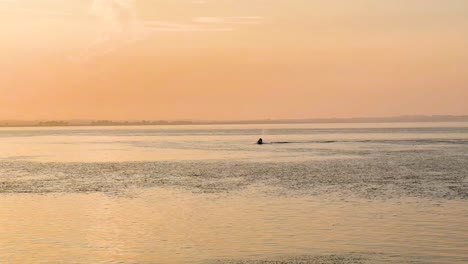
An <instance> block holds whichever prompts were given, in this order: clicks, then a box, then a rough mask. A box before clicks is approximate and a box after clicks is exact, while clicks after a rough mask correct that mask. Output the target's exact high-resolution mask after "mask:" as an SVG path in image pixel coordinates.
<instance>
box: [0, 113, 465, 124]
mask: <svg viewBox="0 0 468 264" xmlns="http://www.w3.org/2000/svg"><path fill="white" fill-rule="evenodd" d="M397 122H468V116H450V115H433V116H396V117H363V118H315V119H276V120H275V119H263V120H239V121H164V120H159V121H148V120H141V121H113V120H89V121H87V120H84V121H83V120H82V121H66V120H64V121H62V120H53V121H0V127H64V126H170V125H235V124H327V123H397Z"/></svg>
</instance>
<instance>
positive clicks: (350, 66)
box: [0, 0, 468, 120]
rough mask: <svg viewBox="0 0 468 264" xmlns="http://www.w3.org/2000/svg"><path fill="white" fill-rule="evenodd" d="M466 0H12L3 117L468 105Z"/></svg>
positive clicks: (457, 109)
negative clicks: (467, 100)
mask: <svg viewBox="0 0 468 264" xmlns="http://www.w3.org/2000/svg"><path fill="white" fill-rule="evenodd" d="M466 10H468V2H467V1H465V0H446V1H439V0H405V1H404V0H394V1H384V0H356V1H348V0H333V1H315V0H134V1H132V0H68V1H63V0H0V20H1V21H2V26H1V30H0V56H1V58H2V61H1V62H0V94H1V96H0V120H8V119H17V120H18V119H22V120H32V119H40V120H45V119H114V120H122V119H148V120H158V119H165V120H173V119H192V120H252V119H265V118H271V119H302V118H329V117H343V118H346V117H377V116H399V115H433V114H441V115H445V114H446V115H467V114H468V104H467V103H466V99H467V98H468V86H467V85H468V49H467V48H466V47H468V27H467V26H466V25H468V15H467V13H466Z"/></svg>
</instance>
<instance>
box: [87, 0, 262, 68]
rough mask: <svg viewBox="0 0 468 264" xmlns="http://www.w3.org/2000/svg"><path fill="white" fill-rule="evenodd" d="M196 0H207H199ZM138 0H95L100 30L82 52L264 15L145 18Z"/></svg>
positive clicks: (251, 21)
mask: <svg viewBox="0 0 468 264" xmlns="http://www.w3.org/2000/svg"><path fill="white" fill-rule="evenodd" d="M193 3H194V4H207V2H206V1H202V0H197V1H194V2H193ZM135 4H136V0H92V2H91V3H90V6H89V12H88V13H89V15H92V16H95V17H97V18H98V20H99V21H100V22H99V23H101V26H100V27H101V29H100V30H99V31H100V33H99V35H98V36H97V37H96V40H95V41H94V42H93V43H91V44H90V45H89V47H88V48H87V49H86V51H85V52H84V53H83V55H82V56H80V58H81V59H83V60H89V59H91V58H93V57H95V56H98V55H101V54H108V53H110V52H113V51H115V50H117V49H120V48H122V47H124V46H128V45H130V44H132V43H135V42H140V41H144V40H147V39H149V38H151V37H153V36H154V35H155V34H157V33H158V32H227V31H234V30H237V29H238V26H240V25H258V24H261V23H263V18H262V17H258V16H231V17H196V18H193V19H191V20H189V21H188V22H185V23H182V22H176V21H160V20H143V19H140V18H139V17H138V14H137V12H136V8H135Z"/></svg>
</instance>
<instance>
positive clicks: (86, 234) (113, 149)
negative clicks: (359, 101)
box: [0, 123, 468, 263]
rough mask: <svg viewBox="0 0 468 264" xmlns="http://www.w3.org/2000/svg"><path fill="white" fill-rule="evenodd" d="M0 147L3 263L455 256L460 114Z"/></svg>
mask: <svg viewBox="0 0 468 264" xmlns="http://www.w3.org/2000/svg"><path fill="white" fill-rule="evenodd" d="M259 137H262V138H263V139H264V141H265V142H266V143H267V144H264V145H257V144H255V143H256V141H257V139H258V138H259ZM0 148H1V152H0V202H1V203H0V262H2V263H3V262H6V263H466V262H468V253H467V252H468V239H467V237H468V201H467V198H468V124H466V123H423V124H411V123H407V124H346V125H245V126H240V125H239V126H177V127H107V128H102V127H79V128H3V129H0Z"/></svg>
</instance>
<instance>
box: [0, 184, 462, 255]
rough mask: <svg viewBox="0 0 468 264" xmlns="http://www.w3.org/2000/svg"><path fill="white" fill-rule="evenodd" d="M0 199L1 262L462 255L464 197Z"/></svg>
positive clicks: (174, 194)
mask: <svg viewBox="0 0 468 264" xmlns="http://www.w3.org/2000/svg"><path fill="white" fill-rule="evenodd" d="M0 200H1V206H0V259H2V262H3V261H6V262H7V263H9V262H10V263H40V262H47V263H121V262H122V263H184V262H185V263H189V262H190V263H192V262H195V263H197V262H203V261H205V260H210V259H245V258H247V259H255V258H264V257H272V256H282V255H295V254H298V255H300V254H312V255H314V254H331V253H337V254H342V253H348V252H358V253H359V252H362V253H382V254H387V255H393V256H400V257H401V258H405V257H422V258H427V259H426V260H430V262H433V263H457V261H458V262H459V263H463V260H466V252H467V250H468V242H467V240H466V234H468V225H467V224H466V221H467V216H468V207H467V206H466V202H463V201H444V202H442V203H437V202H435V201H429V200H415V199H414V200H413V199H402V200H399V201H391V202H388V201H370V200H359V199H356V200H353V199H346V201H343V200H340V199H339V198H338V197H331V196H328V197H309V196H306V197H304V196H297V197H295V196H272V195H270V194H268V192H266V191H264V190H261V189H258V188H250V189H248V190H244V191H240V192H232V193H230V194H200V193H198V194H195V193H192V192H186V191H180V190H168V189H150V190H146V191H139V192H138V194H136V195H135V196H134V197H113V196H107V195H104V194H53V195H27V194H24V195H19V194H16V195H6V196H2V197H1V198H0ZM391 260H392V259H391V258H390V259H389V261H391ZM393 261H394V263H399V262H398V261H401V259H399V258H397V259H393Z"/></svg>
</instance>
